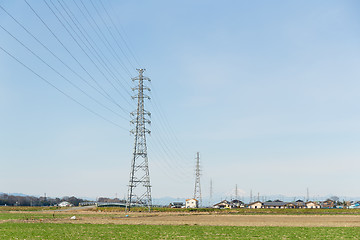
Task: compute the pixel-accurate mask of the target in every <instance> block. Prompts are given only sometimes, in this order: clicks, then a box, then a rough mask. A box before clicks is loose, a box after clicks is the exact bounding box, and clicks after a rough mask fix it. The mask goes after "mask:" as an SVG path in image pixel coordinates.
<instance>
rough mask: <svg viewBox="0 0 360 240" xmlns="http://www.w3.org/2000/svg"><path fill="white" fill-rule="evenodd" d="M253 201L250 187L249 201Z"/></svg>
mask: <svg viewBox="0 0 360 240" xmlns="http://www.w3.org/2000/svg"><path fill="white" fill-rule="evenodd" d="M252 202H253V195H252V189H250V203H252Z"/></svg>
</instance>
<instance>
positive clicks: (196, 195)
mask: <svg viewBox="0 0 360 240" xmlns="http://www.w3.org/2000/svg"><path fill="white" fill-rule="evenodd" d="M200 175H201V174H200V153H199V152H197V153H196V166H195V189H194V198H195V199H197V200H198V201H199V206H202V197H201V185H200Z"/></svg>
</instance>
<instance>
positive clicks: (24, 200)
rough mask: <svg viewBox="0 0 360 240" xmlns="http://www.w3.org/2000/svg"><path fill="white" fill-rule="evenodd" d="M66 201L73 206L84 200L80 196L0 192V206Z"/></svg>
mask: <svg viewBox="0 0 360 240" xmlns="http://www.w3.org/2000/svg"><path fill="white" fill-rule="evenodd" d="M63 201H67V202H69V203H71V204H73V205H74V206H78V205H79V203H81V202H86V201H88V200H84V199H81V198H76V197H74V196H72V197H63V198H48V197H33V196H14V195H8V194H0V206H1V205H3V206H4V205H7V206H56V205H57V204H59V203H61V202H63Z"/></svg>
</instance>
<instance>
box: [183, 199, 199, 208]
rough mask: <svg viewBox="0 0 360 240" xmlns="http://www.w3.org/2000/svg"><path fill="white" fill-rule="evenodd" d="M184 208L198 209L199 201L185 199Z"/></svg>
mask: <svg viewBox="0 0 360 240" xmlns="http://www.w3.org/2000/svg"><path fill="white" fill-rule="evenodd" d="M185 207H186V208H198V207H199V201H198V200H196V199H195V198H190V199H186V202H185Z"/></svg>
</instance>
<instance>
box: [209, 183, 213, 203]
mask: <svg viewBox="0 0 360 240" xmlns="http://www.w3.org/2000/svg"><path fill="white" fill-rule="evenodd" d="M212 197H213V185H212V179H210V202H209V207H211V205H212Z"/></svg>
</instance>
